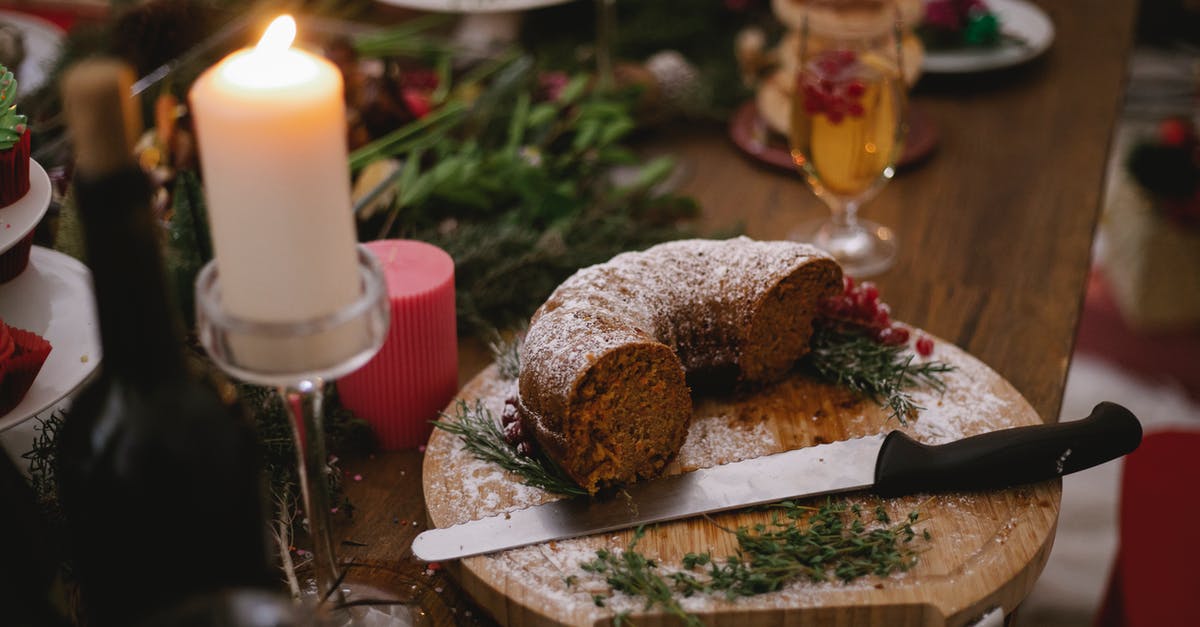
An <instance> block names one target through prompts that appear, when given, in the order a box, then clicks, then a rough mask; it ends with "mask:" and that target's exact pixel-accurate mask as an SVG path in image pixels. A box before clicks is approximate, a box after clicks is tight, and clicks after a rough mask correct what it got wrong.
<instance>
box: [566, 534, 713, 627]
mask: <svg viewBox="0 0 1200 627" xmlns="http://www.w3.org/2000/svg"><path fill="white" fill-rule="evenodd" d="M645 533H646V530H645V529H644V528H642V527H638V528H637V530H636V531H635V532H634V534H633V539H632V540H630V541H629V546H628V547H627V548H626V549H625V550H624V551H621V552H620V553H617V552H614V551H609V550H608V549H600V550H598V551H596V559H594V560H592V561H590V562H584V563H582V564H580V565H579V567H580V568H582V569H583V570H584V571H586V572H589V573H595V574H597V575H602V576H604V578H605V581H607V582H608V585H610V586H612V588H613V590H617V591H620V592H623V593H625V594H627V595H629V596H632V597H641V598H642V599H645V601H646V604H645V607H644V609H646V610H651V609H653V608H655V607H661V608H662V609H663V610H665V611H666V612H667V613H668V614H670V615H672V616H675V617H677V618H679V619H680V620H682V621H683V623H684V624H685V625H688V626H689V627H703V625H704V623H703V622H702V621H701V620H700V619H699V618H697V617H696V616H695V615H693V614H689V613H688V612H687V611H686V610H684V609H683V607H682V606H681V605H680V604H679V599H678V598H676V596H675V589H674V587H673V586H672V585H671V584H670V583H669V582H668V580H667V578H665V577H663V576H662V575H659V574H658V563H657V562H655V561H654V560H651V559H647V558H646V557H645V556H644V555H642V554H641V553H638V552H637V550H636V549H637V544H638V541H639V540H641V539H642V536H644V535H645ZM592 600H593V601H594V602H595V603H596V605H597V606H599V607H604V603H605V597H604V595H600V594H597V595H593V596H592ZM627 621H628V618H627V616H626V615H625V614H624V613H622V614H618V615H617V618H616V620H614V623H618V624H623V623H625V622H627Z"/></svg>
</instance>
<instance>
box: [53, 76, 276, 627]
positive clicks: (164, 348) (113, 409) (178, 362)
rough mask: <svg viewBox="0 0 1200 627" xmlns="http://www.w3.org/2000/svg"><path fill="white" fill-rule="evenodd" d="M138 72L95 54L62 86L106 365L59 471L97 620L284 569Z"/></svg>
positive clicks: (65, 439)
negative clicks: (207, 345) (196, 321)
mask: <svg viewBox="0 0 1200 627" xmlns="http://www.w3.org/2000/svg"><path fill="white" fill-rule="evenodd" d="M131 82H132V72H131V71H129V70H128V68H126V67H124V66H122V65H120V64H117V63H115V62H106V61H92V62H86V63H84V64H81V65H80V66H79V67H77V68H75V69H74V70H72V71H71V72H70V73H69V74H68V76H67V77H66V78H65V80H64V83H63V100H64V106H65V108H66V113H67V120H68V125H69V128H70V131H71V134H72V138H73V140H74V146H75V151H76V163H77V165H76V173H75V177H74V191H75V204H76V208H77V211H78V213H79V217H80V222H81V224H82V226H83V233H84V241H85V247H86V251H87V258H88V265H89V266H90V267H91V270H92V278H93V283H94V286H95V294H96V308H97V313H98V317H99V322H100V338H101V346H102V348H103V361H102V363H101V365H100V368H99V376H98V377H97V378H96V379H95V380H94V381H93V382H92V383H91V384H89V385H88V386H87V387H86V388H85V389H84V390H82V391H81V392H80V394H79V395H78V396H77V397H76V398H75V400H74V402H73V403H72V406H71V408H70V410H69V412H68V414H67V417H66V420H65V423H64V425H63V428H62V431H61V433H60V435H59V441H58V447H59V452H58V460H59V461H58V471H57V477H58V480H59V498H60V500H61V502H62V505H63V509H64V512H65V514H66V517H67V529H68V532H69V535H70V539H71V546H70V549H71V555H72V559H73V562H74V565H75V568H76V572H77V573H78V579H79V583H80V587H81V590H82V595H83V603H84V609H85V612H86V615H87V617H88V619H89V625H92V626H94V627H105V626H108V625H133V624H136V623H137V622H138V621H139V620H140V619H141V618H143V617H146V616H149V615H152V614H154V613H156V612H157V611H160V610H162V609H163V608H166V607H170V606H174V605H176V604H178V603H180V602H181V601H182V600H183V599H185V598H188V597H192V596H196V595H204V594H211V593H214V592H216V591H219V590H223V589H228V588H233V587H240V588H246V587H250V588H253V587H266V586H269V585H270V584H271V582H272V580H274V579H276V577H274V576H273V573H272V567H271V562H270V559H269V558H268V555H269V553H268V549H267V547H268V540H267V534H268V528H267V524H266V519H265V516H264V513H265V504H266V503H265V501H264V499H263V480H262V473H261V467H260V463H261V455H260V448H259V444H258V441H257V439H256V436H255V434H254V432H253V429H252V427H251V425H250V423H249V422H248V421H247V420H246V417H245V415H244V413H243V412H241V411H240V409H239V407H238V406H236V405H234V404H231V403H229V402H226V401H225V400H223V399H222V398H221V397H220V396H219V395H218V394H217V392H216V390H215V389H214V387H213V386H211V385H210V384H209V383H208V382H207V380H204V379H201V378H197V377H195V376H192V374H191V373H190V372H189V369H188V368H187V365H186V361H185V358H184V353H183V346H182V342H181V339H180V338H181V333H179V329H180V327H179V326H178V323H177V316H176V314H175V313H174V312H173V310H172V308H171V306H170V304H169V302H168V297H167V292H166V290H165V281H164V273H163V262H162V258H161V255H160V252H159V239H160V237H161V232H162V228H161V226H160V225H159V224H158V223H157V221H156V219H155V218H154V216H153V215H152V211H151V203H150V201H151V188H150V184H149V182H148V180H147V178H146V176H145V174H143V172H142V171H141V170H140V169H139V168H138V167H137V165H136V164H134V163H133V161H132V156H131V155H132V151H131V150H130V143H129V139H130V138H132V137H134V136H136V133H134V132H132V131H133V130H134V129H135V128H136V126H137V125H136V124H135V123H134V122H132V121H131V120H135V119H136V116H135V114H134V112H133V109H132V107H133V102H132V101H131V99H130V97H129V93H130V92H129V86H130V84H131ZM131 127H132V128H131Z"/></svg>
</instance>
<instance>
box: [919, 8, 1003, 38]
mask: <svg viewBox="0 0 1200 627" xmlns="http://www.w3.org/2000/svg"><path fill="white" fill-rule="evenodd" d="M917 33H918V34H919V35H920V36H921V39H922V40H923V41H924V42H925V45H926V46H929V47H930V48H931V49H944V48H964V47H967V48H983V47H990V46H996V45H999V44H1000V42H1001V40H1002V35H1001V32H1000V20H999V19H998V18H997V17H996V14H995V13H993V12H992V11H991V10H990V9H989V8H988V6H987V4H986V3H985V2H984V0H930V1H929V2H926V3H925V17H924V20H923V21H922V22H921V24H920V26H918V27H917Z"/></svg>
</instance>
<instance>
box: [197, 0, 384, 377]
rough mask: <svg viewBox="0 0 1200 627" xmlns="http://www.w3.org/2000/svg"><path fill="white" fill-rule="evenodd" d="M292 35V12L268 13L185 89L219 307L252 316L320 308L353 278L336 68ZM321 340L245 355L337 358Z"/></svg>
mask: <svg viewBox="0 0 1200 627" xmlns="http://www.w3.org/2000/svg"><path fill="white" fill-rule="evenodd" d="M295 34H296V23H295V21H294V20H293V19H292V18H291V17H290V16H282V17H280V18H277V19H276V20H275V21H274V22H272V23H271V26H270V27H268V29H267V31H266V32H265V33H264V35H263V37H262V40H261V41H260V42H259V43H258V46H257V47H255V48H247V49H244V50H239V51H237V52H234V53H233V54H231V55H229V56H228V57H226V58H225V59H224V60H222V61H221V62H220V63H218V64H217V65H215V66H213V67H212V68H209V69H208V70H207V71H206V72H204V74H203V75H201V76H200V78H199V79H197V81H196V83H195V85H194V86H193V87H192V90H191V94H190V100H191V108H192V114H193V116H194V118H195V126H196V134H197V141H198V144H199V149H200V163H201V166H202V168H203V176H204V190H205V194H206V197H207V199H208V216H209V221H210V224H211V230H212V239H213V248H214V253H215V256H216V261H217V267H218V270H219V272H220V281H221V302H222V307H223V309H224V310H225V311H227V312H228V313H229V314H231V315H234V316H237V317H239V318H244V319H248V320H255V321H261V322H298V321H305V320H312V319H314V318H319V317H321V316H324V315H327V314H330V313H332V312H334V311H336V310H338V309H340V308H342V307H344V306H346V305H347V304H349V303H351V302H352V301H354V300H355V299H356V298H357V297H358V296H359V294H360V289H361V283H360V281H359V275H358V269H357V268H358V265H357V258H356V250H355V241H356V237H355V231H354V218H353V214H352V213H351V210H350V174H349V168H348V166H347V147H346V115H345V105H344V103H343V100H342V77H341V74H340V73H339V72H338V70H337V67H336V66H334V65H333V64H332V63H330V62H328V61H326V60H325V59H323V58H321V57H318V56H316V55H313V54H310V53H308V52H305V51H302V50H297V49H294V48H291V43H292V40H293V38H294V37H295ZM326 340H327V341H326V342H324V344H327V346H324V347H316V346H313V345H311V344H310V345H308V346H307V347H304V348H303V350H301V351H300V352H302V353H305V354H303V355H299V354H296V351H294V350H282V351H281V350H280V349H278V348H276V349H272V348H271V347H269V346H265V345H264V346H260V347H258V348H257V349H254V350H256V351H257V352H263V351H266V352H267V353H271V352H274V353H280V352H283V353H291V354H261V355H254V356H252V357H253V359H252V360H251V361H254V362H257V365H259V366H261V367H264V368H268V369H272V370H290V369H291V367H295V366H300V365H302V364H299V363H297V360H300V361H301V362H305V363H304V364H303V365H306V366H314V365H319V364H321V363H323V362H325V361H329V360H330V359H336V357H337V355H336V354H335V353H336V352H337V347H336V346H330V345H328V344H329V341H331V338H326ZM318 343H320V342H318ZM313 351H316V353H317V354H312V353H313Z"/></svg>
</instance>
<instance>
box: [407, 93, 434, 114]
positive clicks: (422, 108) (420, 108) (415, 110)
mask: <svg viewBox="0 0 1200 627" xmlns="http://www.w3.org/2000/svg"><path fill="white" fill-rule="evenodd" d="M400 97H401V98H403V99H404V105H405V106H406V107H408V112H409V113H411V114H413V117H418V118H423V117H425V116H426V115H428V114H429V112H430V111H431V110H432V109H433V103H432V102H431V101H430V99H429V94H427V93H426V92H424V91H422V90H419V89H413V88H410V87H405V88H404V89H401V90H400Z"/></svg>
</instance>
